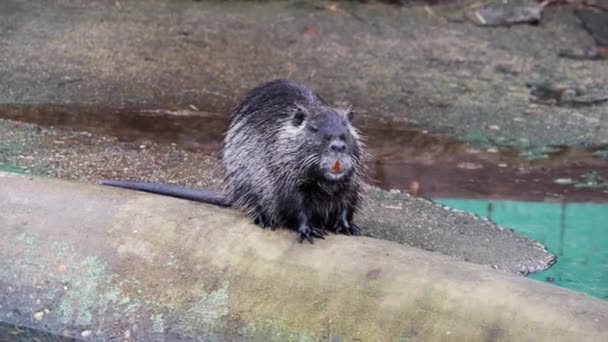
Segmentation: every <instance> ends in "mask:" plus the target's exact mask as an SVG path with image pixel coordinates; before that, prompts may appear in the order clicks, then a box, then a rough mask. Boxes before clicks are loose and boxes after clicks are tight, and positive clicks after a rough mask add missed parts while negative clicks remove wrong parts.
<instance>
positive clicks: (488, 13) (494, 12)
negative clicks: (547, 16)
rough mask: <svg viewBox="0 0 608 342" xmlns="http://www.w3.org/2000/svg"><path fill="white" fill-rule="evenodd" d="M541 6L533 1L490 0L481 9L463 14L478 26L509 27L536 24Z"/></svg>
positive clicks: (539, 16)
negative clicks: (506, 0) (507, 0)
mask: <svg viewBox="0 0 608 342" xmlns="http://www.w3.org/2000/svg"><path fill="white" fill-rule="evenodd" d="M542 10H543V6H541V4H540V3H538V2H536V1H534V0H513V1H509V2H505V1H503V0H491V1H486V2H484V5H483V6H482V7H481V8H473V9H471V10H468V11H466V12H465V14H466V17H467V19H469V20H470V21H472V22H473V23H475V24H476V25H479V26H509V25H514V24H537V23H538V22H539V21H540V18H541V13H542Z"/></svg>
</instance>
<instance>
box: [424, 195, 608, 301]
mask: <svg viewBox="0 0 608 342" xmlns="http://www.w3.org/2000/svg"><path fill="white" fill-rule="evenodd" d="M434 200H435V201H436V202H439V203H442V204H444V205H447V206H449V207H452V208H457V209H462V210H466V211H470V212H473V213H475V214H477V215H480V216H484V217H487V218H489V219H491V220H493V221H494V222H496V223H497V224H499V225H502V226H505V227H510V228H513V229H514V230H515V231H516V232H518V233H521V234H524V235H526V236H529V237H530V238H533V239H535V240H538V241H541V242H542V243H543V244H545V245H546V246H547V248H548V249H549V250H551V251H552V252H553V253H555V254H556V255H557V262H556V263H555V264H554V265H553V266H552V267H551V268H549V269H548V270H545V271H542V272H537V273H534V274H531V275H530V276H529V277H530V278H533V279H537V280H541V281H545V282H549V283H553V284H555V285H558V286H562V287H565V288H569V289H572V290H576V291H580V292H584V293H586V294H588V295H591V296H595V297H599V298H604V299H608V203H591V202H531V201H509V200H479V199H466V198H435V199H434Z"/></svg>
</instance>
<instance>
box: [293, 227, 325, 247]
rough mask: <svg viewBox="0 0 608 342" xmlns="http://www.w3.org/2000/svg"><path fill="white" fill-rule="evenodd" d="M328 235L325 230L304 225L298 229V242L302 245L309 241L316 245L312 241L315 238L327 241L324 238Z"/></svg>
mask: <svg viewBox="0 0 608 342" xmlns="http://www.w3.org/2000/svg"><path fill="white" fill-rule="evenodd" d="M326 234H327V233H325V231H324V230H321V229H318V228H314V227H311V226H309V225H307V224H302V225H300V227H299V228H298V240H299V241H300V243H302V241H304V239H306V240H308V241H309V242H310V243H314V241H313V240H312V239H313V238H318V239H323V240H325V237H323V235H326Z"/></svg>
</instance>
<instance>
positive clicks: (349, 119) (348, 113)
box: [346, 109, 355, 122]
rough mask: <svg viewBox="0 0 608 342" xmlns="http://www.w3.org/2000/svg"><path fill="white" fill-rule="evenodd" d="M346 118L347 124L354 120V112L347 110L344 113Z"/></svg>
mask: <svg viewBox="0 0 608 342" xmlns="http://www.w3.org/2000/svg"><path fill="white" fill-rule="evenodd" d="M346 118H347V119H348V122H352V121H353V119H354V118H355V112H354V111H353V110H352V109H349V110H348V112H346Z"/></svg>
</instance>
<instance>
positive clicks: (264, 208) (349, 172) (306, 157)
mask: <svg viewBox="0 0 608 342" xmlns="http://www.w3.org/2000/svg"><path fill="white" fill-rule="evenodd" d="M352 120H353V111H352V110H350V108H336V107H332V106H329V105H328V104H327V103H326V102H325V101H324V100H323V99H321V97H320V96H319V95H318V94H316V93H315V92H313V91H312V90H311V89H309V88H307V87H306V86H304V85H302V84H300V83H298V82H296V81H292V80H274V81H271V82H268V83H265V84H262V85H260V86H258V87H256V88H255V89H253V90H251V91H250V92H249V93H248V94H247V95H246V96H245V98H244V99H243V101H242V102H241V103H240V104H239V105H238V106H237V107H236V108H235V109H234V110H233V112H232V115H231V118H230V123H229V127H228V130H227V132H226V134H225V137H224V141H223V153H222V161H223V166H224V168H225V171H226V177H225V180H224V181H225V184H226V195H224V194H221V193H216V192H213V191H208V190H194V189H188V188H185V187H178V186H173V185H167V184H155V183H144V182H130V181H107V180H106V181H102V182H101V183H102V184H105V185H112V186H119V187H124V188H130V189H135V190H142V191H148V192H153V193H158V194H164V195H170V196H175V197H180V198H186V199H190V200H196V201H201V202H207V203H211V204H216V205H221V206H230V207H233V208H237V209H239V210H242V211H244V212H246V213H248V214H249V215H250V216H251V217H252V218H253V220H254V222H255V223H256V224H258V225H260V226H261V227H264V228H266V227H271V228H274V227H280V226H282V227H288V228H292V229H297V231H298V234H299V241H300V243H301V242H302V241H303V240H304V238H306V239H307V240H308V241H310V243H313V238H314V237H316V238H321V239H324V237H323V235H325V234H327V233H326V228H332V229H333V230H334V231H335V232H336V233H340V232H341V233H344V234H348V235H360V229H359V227H358V226H357V225H356V224H355V223H354V222H353V216H354V214H355V213H356V211H357V210H358V209H359V205H360V197H361V182H362V180H361V177H362V174H361V173H362V165H361V164H362V163H361V154H362V147H363V144H362V142H361V138H360V135H359V132H358V131H357V129H356V128H355V127H354V126H353V125H352Z"/></svg>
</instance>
